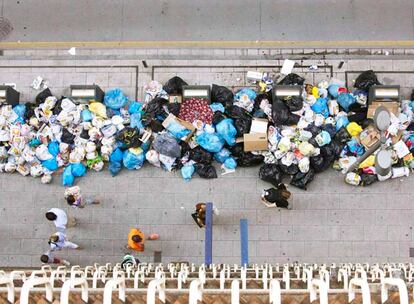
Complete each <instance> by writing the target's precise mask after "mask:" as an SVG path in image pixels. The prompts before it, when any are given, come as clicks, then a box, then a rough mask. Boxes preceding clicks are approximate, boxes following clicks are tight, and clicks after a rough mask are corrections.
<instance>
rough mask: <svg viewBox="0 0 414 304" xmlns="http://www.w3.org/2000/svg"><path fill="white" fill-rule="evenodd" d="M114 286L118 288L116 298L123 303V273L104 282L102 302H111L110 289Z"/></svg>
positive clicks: (109, 303) (104, 303) (107, 303)
mask: <svg viewBox="0 0 414 304" xmlns="http://www.w3.org/2000/svg"><path fill="white" fill-rule="evenodd" d="M122 274H123V273H122ZM115 288H118V299H119V300H120V301H122V302H124V303H125V275H121V276H118V277H116V278H112V279H110V280H108V281H107V282H106V283H105V289H104V297H103V304H111V303H112V291H113V290H114V289H115Z"/></svg>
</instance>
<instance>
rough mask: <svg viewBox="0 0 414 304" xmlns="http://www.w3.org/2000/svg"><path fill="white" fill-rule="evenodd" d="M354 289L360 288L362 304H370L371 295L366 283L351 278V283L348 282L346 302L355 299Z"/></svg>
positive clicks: (363, 280)
mask: <svg viewBox="0 0 414 304" xmlns="http://www.w3.org/2000/svg"><path fill="white" fill-rule="evenodd" d="M356 287H360V288H361V293H362V304H371V294H370V291H369V286H368V282H367V280H366V279H360V278H353V279H351V281H349V290H348V302H351V301H353V300H354V299H355V289H356Z"/></svg>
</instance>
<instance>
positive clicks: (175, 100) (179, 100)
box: [168, 95, 183, 103]
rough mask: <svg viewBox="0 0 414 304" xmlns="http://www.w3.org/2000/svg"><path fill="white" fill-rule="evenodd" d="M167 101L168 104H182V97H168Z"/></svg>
mask: <svg viewBox="0 0 414 304" xmlns="http://www.w3.org/2000/svg"><path fill="white" fill-rule="evenodd" d="M168 101H169V102H170V103H182V102H183V97H182V96H181V95H170V96H169V98H168Z"/></svg>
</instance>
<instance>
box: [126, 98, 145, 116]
mask: <svg viewBox="0 0 414 304" xmlns="http://www.w3.org/2000/svg"><path fill="white" fill-rule="evenodd" d="M141 110H142V104H140V103H139V102H137V101H133V102H131V103H130V104H129V107H128V112H129V114H135V113H141Z"/></svg>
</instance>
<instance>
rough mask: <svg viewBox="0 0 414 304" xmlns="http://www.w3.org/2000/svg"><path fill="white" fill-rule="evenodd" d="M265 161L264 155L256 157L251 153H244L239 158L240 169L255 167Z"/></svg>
mask: <svg viewBox="0 0 414 304" xmlns="http://www.w3.org/2000/svg"><path fill="white" fill-rule="evenodd" d="M263 161H264V156H263V155H256V154H253V153H251V152H242V153H241V154H240V155H239V156H238V158H237V164H238V165H239V166H240V167H253V166H257V165H260V164H261V163H263Z"/></svg>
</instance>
